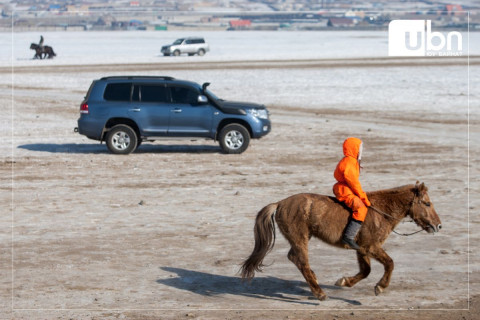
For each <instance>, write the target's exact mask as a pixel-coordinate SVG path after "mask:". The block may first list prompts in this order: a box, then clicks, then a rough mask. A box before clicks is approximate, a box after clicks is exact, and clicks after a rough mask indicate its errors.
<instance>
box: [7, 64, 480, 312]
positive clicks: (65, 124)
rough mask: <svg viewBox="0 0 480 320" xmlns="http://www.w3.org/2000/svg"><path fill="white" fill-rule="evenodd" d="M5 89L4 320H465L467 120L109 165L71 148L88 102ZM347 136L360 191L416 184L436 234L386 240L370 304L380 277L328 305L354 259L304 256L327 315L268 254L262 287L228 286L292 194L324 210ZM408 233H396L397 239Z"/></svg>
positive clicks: (314, 245)
mask: <svg viewBox="0 0 480 320" xmlns="http://www.w3.org/2000/svg"><path fill="white" fill-rule="evenodd" d="M280 64H281V62H280ZM117 67H118V68H123V67H122V66H117ZM277 67H278V66H277ZM301 67H302V66H296V68H301ZM309 67H310V68H312V67H313V68H316V67H318V68H321V67H322V66H313V65H309ZM102 68H103V69H102ZM125 68H127V70H128V66H125ZM225 68H228V65H226V66H225ZM247 68H255V66H254V65H249V66H247ZM112 69H115V66H96V71H97V72H102V71H104V72H107V73H108V72H111V71H112ZM121 70H123V69H119V70H118V71H121ZM20 71H21V73H22V74H24V75H25V74H27V75H28V73H29V72H31V73H32V77H34V76H35V72H36V71H35V70H32V71H29V70H27V69H22V70H20ZM20 71H19V72H20ZM44 71H45V72H47V73H50V74H52V77H54V76H55V75H57V76H58V74H60V73H61V74H63V73H65V72H67V73H69V74H71V76H72V77H73V76H75V75H77V74H81V73H82V72H92V70H90V69H89V70H83V69H82V68H78V69H75V68H72V69H71V70H68V68H63V69H60V70H58V69H57V70H56V69H54V68H52V69H49V70H44ZM167 71H168V70H167ZM2 72H3V73H2V76H3V77H9V73H8V72H9V70H8V69H3V70H2ZM15 86H17V90H15V91H12V86H11V85H6V84H4V85H2V87H1V90H2V93H3V94H2V97H1V98H0V100H1V102H2V105H3V106H4V108H6V109H9V110H7V111H6V112H5V114H4V115H5V116H4V117H2V120H1V121H2V134H3V135H4V136H5V137H7V139H6V141H7V142H8V143H5V144H3V145H2V146H1V147H0V150H1V154H2V157H1V163H0V172H1V176H2V180H1V185H0V187H1V190H2V192H1V201H2V203H3V210H2V211H3V214H2V215H1V217H0V219H1V220H0V222H1V226H2V230H3V232H2V235H1V239H2V241H1V248H0V250H1V251H0V255H1V259H0V268H1V270H2V272H1V274H2V278H1V291H0V296H1V298H0V309H1V310H2V312H1V315H0V317H2V318H14V319H69V318H72V319H124V318H127V319H163V318H165V319H170V318H171V319H182V318H185V319H190V318H192V319H196V318H198V319H210V318H215V319H237V318H238V319H251V318H259V319H282V318H286V319H299V318H306V319H313V318H316V319H318V318H321V319H412V318H418V319H478V318H479V317H480V316H478V314H480V312H479V308H478V298H477V297H478V294H479V290H478V284H479V280H480V279H479V276H478V271H479V266H480V263H479V261H478V240H479V237H478V232H475V230H476V229H477V228H478V226H479V222H480V220H479V218H478V215H477V214H476V209H477V208H478V207H479V199H478V193H479V185H478V179H477V178H476V177H478V174H479V172H478V166H476V165H475V163H474V161H476V160H478V159H479V155H480V153H479V148H478V141H479V139H478V138H479V136H480V132H479V131H480V128H479V124H480V119H479V117H478V115H471V116H470V119H469V123H470V126H468V122H467V120H468V119H467V115H466V114H463V113H460V114H457V113H455V112H452V113H443V114H437V113H431V114H430V113H428V114H427V113H421V112H402V111H401V110H399V111H397V112H391V111H390V112H381V111H375V112H372V111H368V110H367V109H365V110H362V112H359V113H357V114H352V113H351V112H342V111H340V110H336V109H322V108H311V109H309V108H301V107H299V106H295V105H271V106H269V109H270V111H271V114H272V115H271V119H272V122H273V131H272V132H271V134H269V135H268V136H266V137H265V138H263V139H261V140H254V141H253V142H252V144H251V146H250V147H249V149H248V150H247V151H246V152H245V153H244V154H242V155H224V154H222V153H221V152H220V149H219V147H218V145H217V144H215V143H214V142H211V141H196V142H189V141H168V142H162V143H158V142H157V143H155V144H147V143H145V144H144V145H142V146H141V147H140V148H139V150H138V151H137V152H136V153H134V154H132V155H129V156H116V155H111V154H109V153H108V151H107V149H106V146H105V145H100V144H98V143H97V142H95V141H91V140H88V139H86V138H84V137H82V136H79V135H78V134H74V133H73V130H72V129H73V127H74V126H75V125H76V119H77V118H78V105H79V103H80V101H81V99H82V97H83V95H84V94H85V92H86V89H87V88H77V89H75V90H70V89H69V90H70V91H68V90H67V91H65V90H63V91H61V92H60V89H56V88H55V85H54V84H52V83H44V84H38V85H36V86H22V85H21V84H18V83H16V84H15ZM13 89H15V87H14V88H13ZM12 92H13V93H14V94H13V96H12V95H11V94H10V93H12ZM56 96H59V97H60V98H58V99H57V98H56ZM9 106H10V107H9ZM12 125H13V127H12ZM468 133H469V134H470V141H471V143H470V153H468V148H469V141H468ZM348 136H359V137H361V138H362V139H363V140H364V143H365V153H364V161H363V166H364V171H363V173H362V182H363V186H364V188H365V189H366V190H377V189H384V188H390V187H396V186H400V185H405V184H412V183H415V181H417V180H420V181H423V182H425V183H426V185H427V186H429V188H430V191H429V194H430V197H431V199H432V200H433V203H434V205H435V207H436V210H437V212H438V214H439V216H440V218H441V219H442V223H443V227H444V228H443V229H442V231H441V232H440V233H439V234H436V235H434V236H432V235H428V234H426V233H420V234H417V235H414V236H411V237H401V236H398V235H395V234H392V235H391V236H390V238H389V239H388V240H387V243H386V244H385V249H386V250H387V252H388V253H389V254H390V255H391V257H392V258H393V259H394V261H395V270H394V273H393V278H392V282H391V285H390V287H389V288H388V289H387V291H386V292H385V293H384V294H383V295H380V296H375V294H374V290H373V288H374V285H375V284H376V282H377V281H378V280H379V279H380V277H381V275H382V273H383V268H382V266H381V265H380V264H379V263H377V262H373V264H372V273H371V274H370V276H369V278H367V279H365V280H364V281H362V282H360V283H359V284H357V285H356V286H355V287H353V288H348V289H345V288H338V287H335V286H334V283H335V281H336V280H337V279H338V278H340V277H342V276H344V275H353V274H355V273H356V272H357V266H356V258H355V254H354V252H353V251H347V250H338V249H335V248H331V247H328V246H327V245H325V244H323V243H321V242H320V241H318V240H316V239H312V241H311V242H310V260H311V265H312V268H313V270H314V271H315V272H316V273H317V276H318V278H319V282H320V284H321V286H322V287H323V288H324V290H325V291H326V293H327V294H328V295H329V297H330V298H329V300H327V301H324V302H319V301H317V300H314V299H312V298H311V293H310V291H309V289H308V286H307V285H306V283H305V282H304V280H303V278H302V276H301V274H300V272H299V271H298V270H297V269H296V267H295V266H294V265H293V264H292V263H291V262H289V261H288V259H287V258H286V254H287V252H288V249H289V247H288V245H287V243H286V241H285V240H284V239H283V238H282V237H281V236H280V237H278V238H277V243H276V245H275V248H274V250H273V251H272V252H271V253H270V254H269V255H268V256H267V259H266V263H267V264H269V266H268V267H266V269H265V271H264V273H262V274H258V275H257V277H256V278H254V280H253V281H252V282H251V283H250V284H244V283H242V282H241V281H240V279H239V278H238V274H237V271H238V269H239V265H240V264H241V262H242V260H243V259H244V258H246V257H247V256H248V255H249V254H250V252H251V250H252V248H253V230H252V228H253V223H254V217H255V215H256V213H257V212H258V210H260V209H261V208H262V207H263V206H265V205H266V204H268V203H271V202H275V201H278V200H280V199H282V198H285V197H287V196H289V195H292V194H295V193H299V192H316V193H322V194H331V186H332V185H333V182H334V181H333V177H332V172H333V170H334V167H335V165H336V163H337V161H338V160H339V159H340V157H341V144H342V142H343V140H344V139H345V138H346V137H348ZM469 159H470V164H471V167H470V184H468V179H469V176H468V164H469ZM468 191H469V192H470V193H468ZM416 230H417V227H416V226H415V225H414V224H413V223H408V222H407V221H406V222H405V223H402V224H401V225H399V227H398V231H401V232H411V231H416ZM469 230H470V232H469Z"/></svg>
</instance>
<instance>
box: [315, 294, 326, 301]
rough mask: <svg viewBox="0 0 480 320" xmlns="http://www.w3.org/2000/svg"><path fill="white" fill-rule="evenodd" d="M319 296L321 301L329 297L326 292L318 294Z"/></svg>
mask: <svg viewBox="0 0 480 320" xmlns="http://www.w3.org/2000/svg"><path fill="white" fill-rule="evenodd" d="M317 298H318V300H320V301H325V300H327V299H328V296H327V295H326V294H321V295H318V296H317Z"/></svg>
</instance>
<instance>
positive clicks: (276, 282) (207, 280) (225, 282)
mask: <svg viewBox="0 0 480 320" xmlns="http://www.w3.org/2000/svg"><path fill="white" fill-rule="evenodd" d="M160 269H161V270H163V271H166V272H169V273H174V274H175V275H170V277H168V278H165V279H158V280H157V283H159V284H163V285H166V286H170V287H174V288H177V289H181V290H186V291H190V292H193V293H196V294H200V295H203V296H217V295H224V294H231V295H239V296H246V297H251V298H257V299H268V300H279V301H284V302H290V303H297V304H303V305H318V304H319V301H318V300H316V299H315V298H314V297H313V295H312V293H311V291H310V288H309V287H308V285H307V283H306V282H305V281H291V280H282V279H279V278H275V277H257V278H254V279H253V280H252V281H251V282H242V280H241V279H240V278H238V277H231V276H224V275H217V274H211V273H205V272H199V271H194V270H187V269H181V268H173V267H161V268H160ZM321 286H322V288H323V289H327V290H329V291H330V290H341V288H339V287H336V286H328V285H321ZM329 299H332V300H341V301H344V302H346V303H348V304H352V305H361V303H360V302H359V301H357V300H349V299H345V298H340V297H334V296H330V297H329ZM308 300H311V301H308Z"/></svg>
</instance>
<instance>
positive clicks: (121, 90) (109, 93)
mask: <svg viewBox="0 0 480 320" xmlns="http://www.w3.org/2000/svg"><path fill="white" fill-rule="evenodd" d="M131 88H132V84H131V83H130V82H128V83H109V84H107V87H106V88H105V92H104V94H103V98H104V99H105V100H107V101H130V91H131Z"/></svg>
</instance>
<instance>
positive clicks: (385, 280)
mask: <svg viewBox="0 0 480 320" xmlns="http://www.w3.org/2000/svg"><path fill="white" fill-rule="evenodd" d="M371 255H372V257H373V258H374V259H376V260H378V261H379V262H380V263H381V264H383V267H384V268H385V273H384V274H383V277H382V279H380V281H379V282H378V283H377V285H376V286H375V295H377V296H378V295H379V294H380V293H382V292H383V291H384V290H385V289H386V288H387V287H388V285H389V284H390V279H391V276H392V271H393V260H392V258H390V256H389V255H388V254H387V253H386V252H385V250H383V249H382V248H376V249H375V250H372V251H371Z"/></svg>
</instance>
